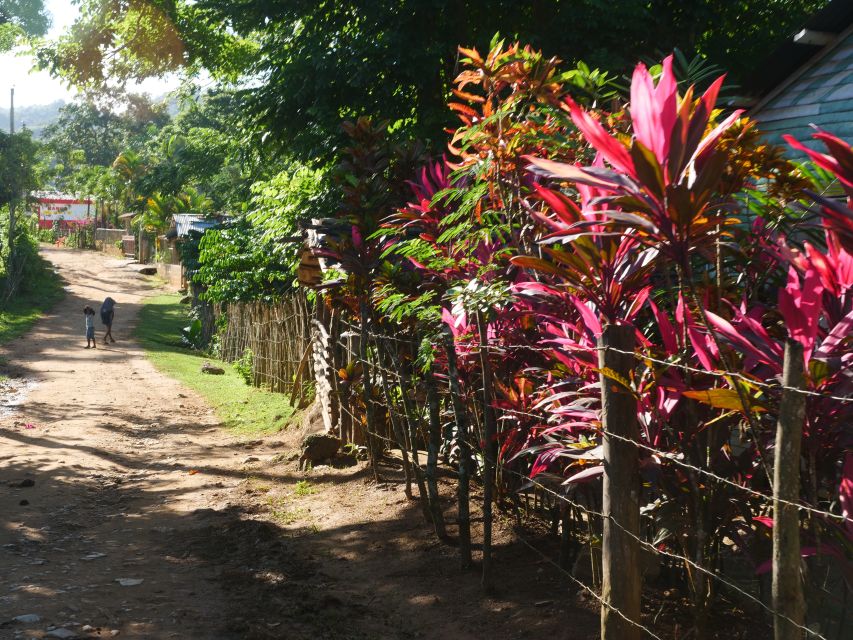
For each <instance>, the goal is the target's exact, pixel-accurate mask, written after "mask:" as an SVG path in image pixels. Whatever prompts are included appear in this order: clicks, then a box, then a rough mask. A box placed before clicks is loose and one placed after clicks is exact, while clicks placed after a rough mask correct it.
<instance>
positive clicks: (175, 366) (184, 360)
mask: <svg viewBox="0 0 853 640" xmlns="http://www.w3.org/2000/svg"><path fill="white" fill-rule="evenodd" d="M179 301H180V296H178V295H172V294H166V295H158V296H154V297H151V298H147V299H146V300H145V301H144V303H143V306H142V309H141V311H140V313H139V322H138V324H137V329H136V337H137V339H138V340H139V341H140V343H141V344H142V346H143V348H144V349H145V353H146V355H147V356H148V358H149V359H150V360H151V362H152V363H154V366H155V367H157V369H159V370H160V371H161V372H163V373H165V374H166V375H168V376H169V377H171V378H174V379H176V380H178V381H180V382H182V383H183V384H185V385H186V386H187V387H189V388H190V389H192V390H193V391H196V392H197V393H198V394H200V395H201V396H202V397H203V398H204V399H205V400H206V401H207V403H208V404H209V405H210V406H211V407H213V409H214V410H215V411H216V413H217V415H218V416H219V419H220V420H222V422H223V423H224V424H225V426H226V427H228V428H229V429H231V430H233V431H235V432H236V433H238V434H240V435H245V436H246V437H252V436H258V435H263V434H269V433H274V432H276V431H278V430H280V429H282V428H283V427H285V426H286V425H287V421H288V419H289V418H290V417H291V416H292V415H293V413H294V409H293V407H292V406H290V404H289V403H288V400H287V396H286V395H285V394H282V393H272V392H270V391H266V390H264V389H258V388H256V387H251V386H249V385H247V384H246V383H245V382H243V379H242V378H241V377H240V376H239V375H238V374H237V372H236V371H235V370H234V367H232V366H231V365H229V364H226V363H222V362H219V361H217V360H214V359H213V358H211V357H209V356H206V355H204V354H203V353H200V352H198V351H194V350H192V349H188V348H186V347H184V346H182V344H181V329H183V328H184V327H185V326H187V325H188V324H189V323H190V320H189V317H188V311H189V307H188V306H187V305H182V304H180V302H179ZM206 361H209V362H211V363H212V364H216V365H217V366H221V367H222V368H223V369H225V375H221V376H215V375H209V374H205V373H202V372H201V366H202V365H203V364H204V363H205V362H206Z"/></svg>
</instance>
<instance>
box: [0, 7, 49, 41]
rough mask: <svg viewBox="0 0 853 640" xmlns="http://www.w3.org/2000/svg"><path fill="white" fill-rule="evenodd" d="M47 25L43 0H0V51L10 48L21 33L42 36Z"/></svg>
mask: <svg viewBox="0 0 853 640" xmlns="http://www.w3.org/2000/svg"><path fill="white" fill-rule="evenodd" d="M49 26H50V18H49V17H48V15H47V12H46V11H45V8H44V0H0V51H8V50H9V49H11V48H12V47H13V46H14V45H15V43H16V42H17V40H18V38H19V37H20V36H22V35H27V36H43V35H44V34H45V33H47V29H48V27H49Z"/></svg>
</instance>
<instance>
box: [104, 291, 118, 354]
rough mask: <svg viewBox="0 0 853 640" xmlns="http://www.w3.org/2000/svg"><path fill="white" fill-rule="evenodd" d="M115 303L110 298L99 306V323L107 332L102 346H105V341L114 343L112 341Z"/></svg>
mask: <svg viewBox="0 0 853 640" xmlns="http://www.w3.org/2000/svg"><path fill="white" fill-rule="evenodd" d="M115 306H116V301H115V300H113V299H112V298H107V299H106V300H104V304H102V305H101V322H102V323H103V324H104V326H105V327H106V328H107V332H106V333H105V334H104V344H107V339H109V341H110V342H115V340H114V339H113V318H115V315H116V310H115Z"/></svg>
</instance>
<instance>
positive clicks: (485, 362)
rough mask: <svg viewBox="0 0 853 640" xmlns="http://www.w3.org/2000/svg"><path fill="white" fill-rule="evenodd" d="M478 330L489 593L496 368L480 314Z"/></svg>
mask: <svg viewBox="0 0 853 640" xmlns="http://www.w3.org/2000/svg"><path fill="white" fill-rule="evenodd" d="M477 329H478V332H479V337H480V369H481V373H482V375H483V439H484V441H485V442H484V443H483V576H482V584H483V589H485V590H486V592H489V591H492V589H493V588H494V575H493V568H492V502H493V501H494V486H495V468H496V466H497V457H498V441H497V428H496V424H495V410H494V408H493V407H492V402H493V401H494V392H493V389H492V386H493V384H494V380H493V379H492V367H491V363H490V362H489V351H488V345H489V335H488V323H487V322H486V320H485V318H484V317H483V313H482V312H480V311H478V312H477Z"/></svg>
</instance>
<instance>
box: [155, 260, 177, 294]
mask: <svg viewBox="0 0 853 640" xmlns="http://www.w3.org/2000/svg"><path fill="white" fill-rule="evenodd" d="M154 266H155V267H157V275H158V276H160V277H161V278H163V279H164V280H165V281H166V282H167V283H168V286H169V288H171V289H174V290H175V291H177V290H178V289H183V269H184V268H183V266H182V265H180V264H167V263H165V262H155V263H154Z"/></svg>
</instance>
